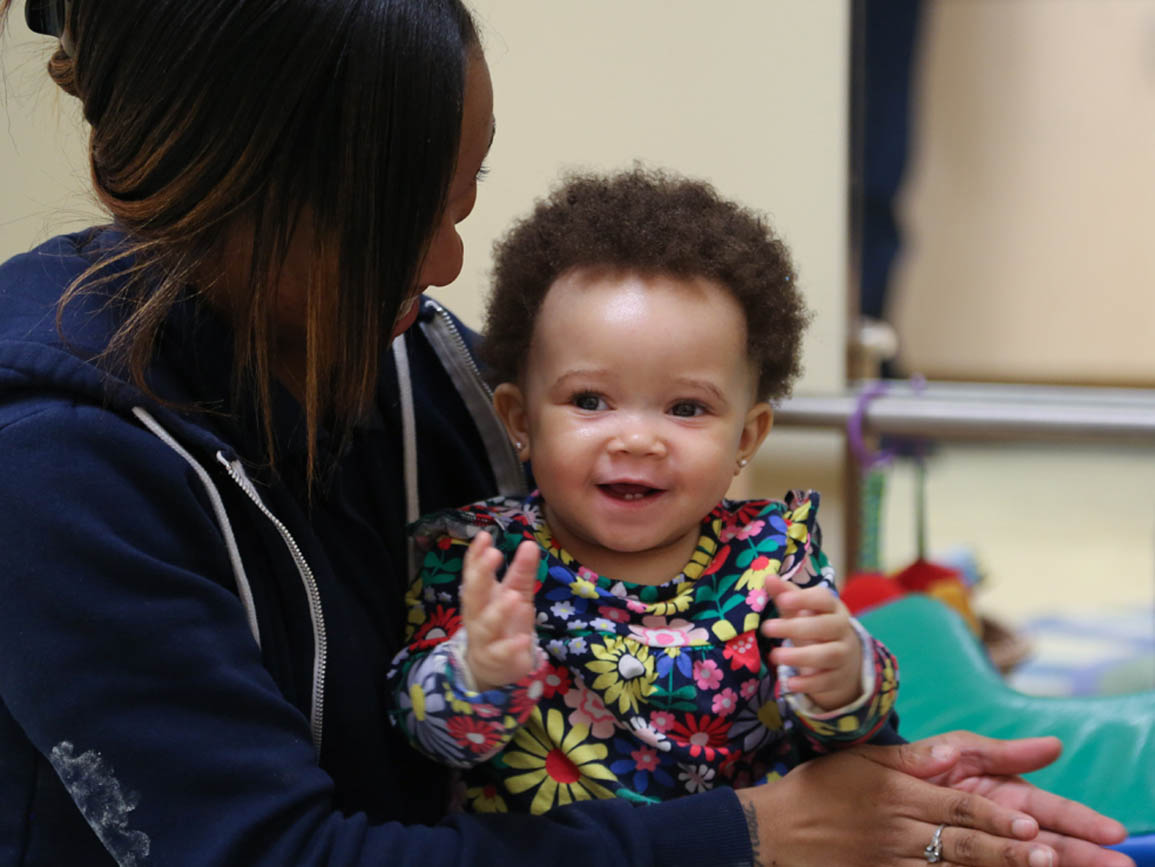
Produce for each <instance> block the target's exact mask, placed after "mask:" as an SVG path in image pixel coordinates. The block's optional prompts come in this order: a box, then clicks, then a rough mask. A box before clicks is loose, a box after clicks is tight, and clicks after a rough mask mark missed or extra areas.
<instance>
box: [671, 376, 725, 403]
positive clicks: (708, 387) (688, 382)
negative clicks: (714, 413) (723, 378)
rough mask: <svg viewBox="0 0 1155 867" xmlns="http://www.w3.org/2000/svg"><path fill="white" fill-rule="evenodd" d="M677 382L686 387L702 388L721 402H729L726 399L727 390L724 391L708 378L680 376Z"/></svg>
mask: <svg viewBox="0 0 1155 867" xmlns="http://www.w3.org/2000/svg"><path fill="white" fill-rule="evenodd" d="M675 382H676V383H677V384H678V385H681V386H685V387H686V388H695V389H700V390H701V391H704V392H706V393H707V394H709V395H711V396H712V397H713V398H714V400H717V401H719V402H721V403H728V402H729V401H727V400H726V392H724V391H722V389H721V388H719V387H718V385H717V383H715V382H711V381H710V380H708V379H694V378H693V377H688V376H680V377H678V378H677V379H676V380H675Z"/></svg>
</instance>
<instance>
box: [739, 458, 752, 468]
mask: <svg viewBox="0 0 1155 867" xmlns="http://www.w3.org/2000/svg"><path fill="white" fill-rule="evenodd" d="M748 463H750V461H749V459H747V458H738V466H740V467H744V466H746V464H748Z"/></svg>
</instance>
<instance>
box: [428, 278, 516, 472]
mask: <svg viewBox="0 0 1155 867" xmlns="http://www.w3.org/2000/svg"><path fill="white" fill-rule="evenodd" d="M425 301H426V303H427V304H429V305H431V306H432V307H433V310H434V312H435V313H436V314H437V316H438V318H439V319H440V320H441V321H442V322H443V323H444V324H445V327H446V329H447V330H448V331H449V335H450V337H452V338H453V343H454V345H455V346H456V347H457V354H458V355H459V356H460V357H461V358H463V359H464V360H465V363H466V364H467V365H468V367H469V370H470V372H471V373H472V374H473V378H474V380H475V381H476V382H477V384H478V385H480V386H481V388H482V390H483V391H484V393H485V395H486V397H487V398H488V399H489V403H490V406H492V405H493V389H492V388H490V387H489V383H488V382H486V381H485V377H483V376H482V375H481V369H480V368H479V367H478V366H477V362H476V361H474V360H473V355H472V353H470V351H469V346H468V344H466V342H465V338H464V337H462V336H461V331H460V330H459V329H458V327H457V323H456V322H454V321H453V317H452V316H450V315H449V311H448V310H446V309H445V308H444V307H442V306H441V303H440V302H438V301H437V300H436V299H433V298H430V297H429V296H426V297H425ZM501 440H502V442H503V443H504V444H505V450H506V454H507V455H508V456H509V459H510V460H511V461H512V462H513V466H515V467H520V466H521V459H520V458H519V457H518V456H517V450H516V449H514V447H513V443H511V442H510V441H509V439H508V438H507V437H505V436H504V431H503V435H502V437H501ZM495 470H496V467H495ZM521 487H522V489H523V490H522V493H524V492H525V491H524V487H525V486H524V484H522V485H521ZM502 493H508V492H506V491H502Z"/></svg>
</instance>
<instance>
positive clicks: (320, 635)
mask: <svg viewBox="0 0 1155 867" xmlns="http://www.w3.org/2000/svg"><path fill="white" fill-rule="evenodd" d="M217 460H218V461H219V462H220V463H221V464H223V465H224V468H225V471H226V472H227V473H228V474H229V478H231V479H232V480H233V481H234V482H236V484H237V486H238V487H239V488H240V489H241V490H242V491H244V492H245V495H246V496H247V497H248V498H249V499H250V500H252V501H253V504H254V505H255V506H256V507H257V508H258V509H260V510H261V513H262V514H263V515H264V516H265V517H266V518H268V519H269V521H271V522H272V524H273V526H274V527H275V528H276V529H277V532H278V533H280V534H281V538H282V539H283V540H284V542H285V547H287V548H288V549H289V554H290V555H292V558H293V563H294V564H296V567H297V572H298V574H300V576H301V583H302V584H303V585H304V587H305V595H306V597H307V598H308V601H309V618H310V620H311V621H312V625H313V694H312V702H311V704H310V708H309V730H310V732H311V733H312V736H313V746H314V748H315V749H316V751H317V755H318V756H320V755H321V734H322V728H323V725H324V711H325V667H326V665H327V662H328V653H329V639H328V635H327V633H326V631H325V612H324V610H323V609H322V607H321V591H320V589H319V588H318V587H317V579H316V577H315V576H314V575H313V569H312V567H310V566H309V563H308V561H307V560H306V559H305V555H304V554H302V553H301V548H300V546H299V545H298V544H297V540H296V539H294V538H293V535H292V534H291V533H290V532H289V529H288V527H286V526H285V525H284V524H283V523H282V522H281V520H280V519H279V518H278V517H277V516H276V515H274V514H273V513H272V512H271V511H269V507H268V506H266V505H265V504H264V502H262V500H261V498H260V495H259V494H257V491H256V489H255V488H254V487H253V484H252V482H250V481H249V478H248V476H246V475H245V474H244V472H243V471H242V470H238V469H237V467H236V466H234V464H233V463H230V461H229V460H228V458H226V457H225V456H224V454H223V453H221V452H217Z"/></svg>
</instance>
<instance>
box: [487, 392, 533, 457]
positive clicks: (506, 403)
mask: <svg viewBox="0 0 1155 867" xmlns="http://www.w3.org/2000/svg"><path fill="white" fill-rule="evenodd" d="M493 408H494V409H495V410H496V411H497V417H498V418H500V419H501V423H502V424H504V425H505V430H506V432H507V433H508V434H509V439H510V442H512V443H513V447H514V449H515V450H516V451H517V456H518V458H519V459H521V461H522V462H525V461H528V460H529V419H528V418H527V417H526V414H525V397H524V395H522V393H521V389H520V388H518V387H517V386H516V385H514V384H513V383H512V382H503V383H501V385H499V386H498V387H497V388H496V389H494V391H493Z"/></svg>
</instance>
